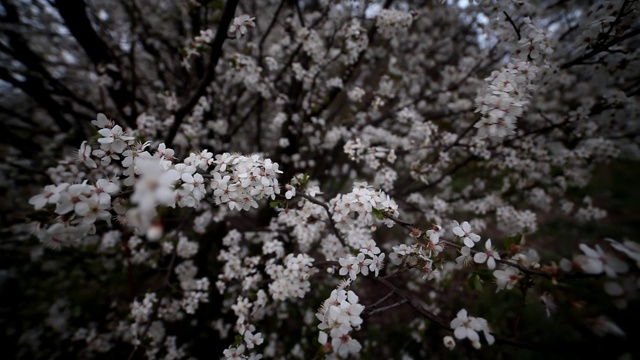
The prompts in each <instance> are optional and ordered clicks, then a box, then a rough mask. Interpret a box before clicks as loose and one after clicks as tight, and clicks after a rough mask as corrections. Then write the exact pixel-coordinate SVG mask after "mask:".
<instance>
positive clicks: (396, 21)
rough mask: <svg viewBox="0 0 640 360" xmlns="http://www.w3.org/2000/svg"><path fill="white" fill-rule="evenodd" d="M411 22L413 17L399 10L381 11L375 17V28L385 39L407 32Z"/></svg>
mask: <svg viewBox="0 0 640 360" xmlns="http://www.w3.org/2000/svg"><path fill="white" fill-rule="evenodd" d="M412 21H413V15H411V13H409V12H406V11H401V10H393V9H383V10H380V12H378V14H377V15H376V26H377V27H378V30H379V31H380V33H381V34H382V36H383V37H385V38H387V39H390V38H393V37H395V36H396V35H398V34H399V33H402V32H403V31H407V29H409V27H410V26H411V22H412Z"/></svg>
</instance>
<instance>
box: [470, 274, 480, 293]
mask: <svg viewBox="0 0 640 360" xmlns="http://www.w3.org/2000/svg"><path fill="white" fill-rule="evenodd" d="M467 287H468V288H469V289H470V290H476V291H482V290H483V288H482V279H480V275H478V274H473V275H471V276H470V277H469V280H468V281H467Z"/></svg>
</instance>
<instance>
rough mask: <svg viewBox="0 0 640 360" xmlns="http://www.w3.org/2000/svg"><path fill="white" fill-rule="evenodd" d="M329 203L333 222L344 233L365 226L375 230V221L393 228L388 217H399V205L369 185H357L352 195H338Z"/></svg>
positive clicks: (391, 221)
mask: <svg viewBox="0 0 640 360" xmlns="http://www.w3.org/2000/svg"><path fill="white" fill-rule="evenodd" d="M329 203H330V204H331V207H332V209H333V216H332V218H333V221H335V223H336V227H337V228H338V229H340V230H343V231H348V230H349V229H351V228H353V227H363V226H369V227H372V228H375V219H379V220H382V221H383V223H384V224H386V225H387V226H389V227H391V226H393V224H394V222H393V220H391V219H389V218H387V216H388V217H393V218H396V217H398V216H399V213H398V204H396V202H395V201H394V200H393V199H391V198H390V197H389V195H387V194H385V192H384V191H382V190H378V191H375V190H373V189H372V188H371V187H370V186H369V185H368V184H367V183H356V184H355V185H354V188H353V190H352V191H351V192H350V193H348V194H341V195H338V196H336V197H335V198H333V199H331V201H330V202H329Z"/></svg>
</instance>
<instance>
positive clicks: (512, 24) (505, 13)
mask: <svg viewBox="0 0 640 360" xmlns="http://www.w3.org/2000/svg"><path fill="white" fill-rule="evenodd" d="M502 13H503V14H504V16H506V17H507V21H508V22H509V24H511V26H513V30H515V31H516V35H518V40H520V39H521V38H522V37H521V36H520V29H518V27H517V26H516V23H514V22H513V19H511V16H509V14H507V12H506V11H503V12H502Z"/></svg>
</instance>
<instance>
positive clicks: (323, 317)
mask: <svg viewBox="0 0 640 360" xmlns="http://www.w3.org/2000/svg"><path fill="white" fill-rule="evenodd" d="M358 300H359V299H358V295H356V294H355V293H354V292H353V291H351V290H345V289H343V288H340V287H339V288H337V289H335V290H333V291H332V292H331V295H330V296H329V298H328V299H326V300H325V301H324V303H323V304H322V306H321V307H320V309H318V312H317V313H316V317H317V318H318V320H320V324H319V325H318V329H320V335H319V336H318V341H320V343H321V344H323V345H324V347H325V350H326V352H328V353H336V354H338V355H340V356H341V357H347V356H349V355H350V354H353V355H356V354H358V353H359V352H360V349H362V345H360V342H358V340H356V339H354V338H352V337H351V336H350V335H349V334H350V333H351V331H353V330H358V329H360V325H361V324H362V318H361V317H360V314H361V313H362V311H363V310H364V306H363V305H361V304H359V303H358Z"/></svg>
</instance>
